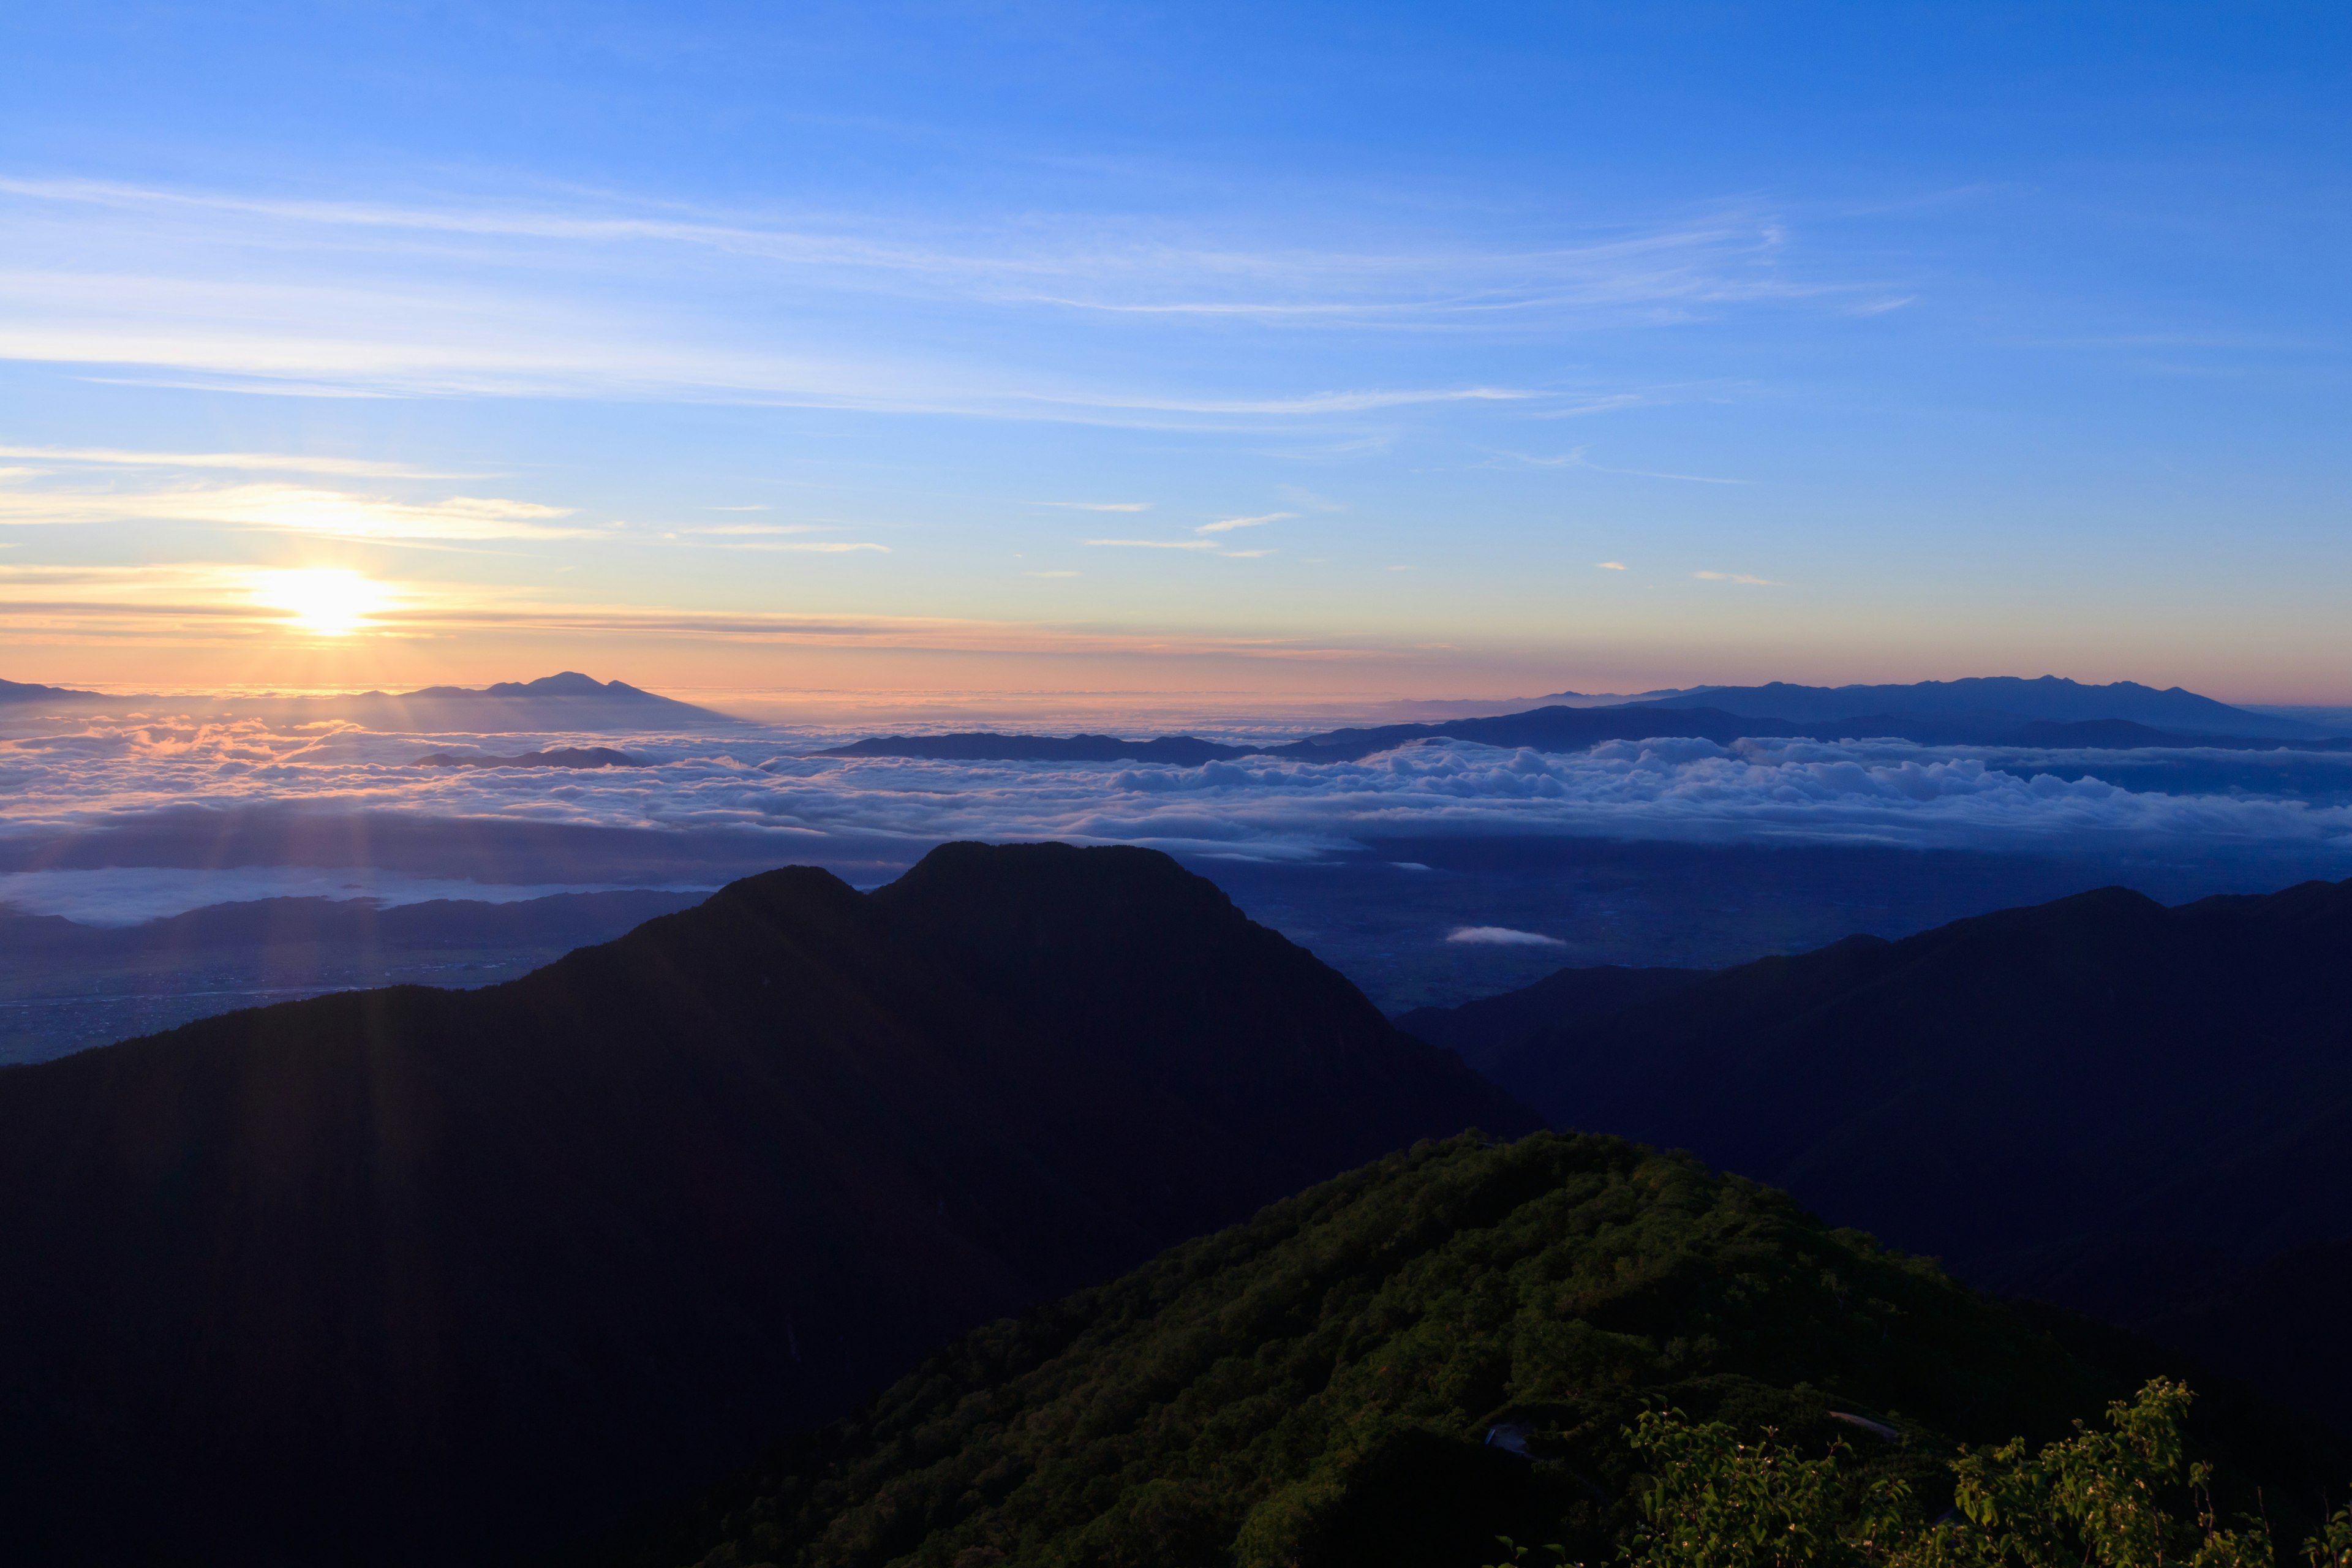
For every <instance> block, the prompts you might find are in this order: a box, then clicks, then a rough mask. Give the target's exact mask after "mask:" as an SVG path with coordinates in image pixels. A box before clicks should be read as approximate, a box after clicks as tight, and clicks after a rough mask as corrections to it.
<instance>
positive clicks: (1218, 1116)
mask: <svg viewBox="0 0 2352 1568" xmlns="http://www.w3.org/2000/svg"><path fill="white" fill-rule="evenodd" d="M1532 1121H1533V1118H1532V1116H1531V1115H1529V1114H1528V1112H1525V1111H1524V1110H1520V1109H1519V1108H1518V1107H1517V1106H1516V1105H1515V1104H1514V1103H1513V1102H1512V1101H1510V1100H1507V1099H1506V1098H1505V1097H1504V1096H1502V1095H1501V1094H1500V1093H1499V1092H1498V1091H1496V1090H1494V1089H1491V1088H1490V1087H1489V1086H1487V1085H1486V1083H1485V1082H1484V1081H1483V1080H1480V1079H1476V1078H1475V1075H1473V1074H1471V1073H1470V1072H1469V1070H1468V1069H1467V1068H1465V1067H1463V1066H1462V1065H1461V1064H1460V1063H1459V1061H1458V1060H1456V1059H1454V1058H1450V1057H1447V1056H1444V1055H1442V1054H1441V1053H1438V1052H1436V1051H1434V1050H1433V1049H1431V1048H1430V1047H1425V1046H1423V1045H1422V1044H1420V1043H1419V1042H1417V1041H1413V1040H1412V1039H1410V1038H1408V1037H1404V1036H1402V1035H1400V1034H1399V1033H1397V1032H1396V1031H1395V1030H1393V1029H1392V1028H1391V1027H1390V1026H1388V1024H1387V1023H1386V1022H1385V1021H1384V1020H1382V1019H1381V1017H1380V1016H1379V1015H1378V1013H1377V1012H1376V1011H1375V1010H1374V1009H1373V1008H1372V1007H1371V1005H1370V1003H1368V1002H1366V1001H1365V1000H1364V998H1363V997H1362V995H1361V994H1360V993H1358V992H1357V991H1356V990H1355V989H1354V987H1352V986H1351V985H1349V984H1348V983H1347V982H1346V981H1345V980H1343V979H1342V978H1340V977H1339V975H1338V974H1336V973H1332V972H1331V971H1330V970H1328V969H1327V968H1326V967H1324V966H1323V965H1322V964H1320V963H1317V962H1316V960H1315V959H1314V958H1312V957H1311V956H1310V955H1308V954H1307V953H1306V952H1302V951H1300V950H1299V949H1297V948H1295V947H1293V946H1291V945H1290V944H1289V943H1288V942H1285V941H1284V940H1283V939H1282V938H1280V937H1279V936H1276V935H1275V934H1274V933H1273V932H1271V931H1265V930H1264V929H1262V928H1260V927H1257V926H1255V925H1253V924H1251V923H1250V922H1249V921H1246V920H1245V919H1244V918H1243V917H1242V916H1241V915H1240V914H1239V913H1238V911H1236V910H1234V908H1233V907H1232V905H1231V904H1230V903H1229V902H1228V901H1227V900H1225V899H1224V897H1223V895H1222V894H1220V893H1219V892H1217V890H1216V889H1214V888H1213V887H1212V886H1210V885H1209V884H1208V883H1206V882H1203V881H1202V880H1201V879H1198V878H1195V877H1192V876H1191V875H1190V874H1188V873H1186V872H1184V871H1182V870H1181V868H1178V867H1177V866H1175V865H1174V863H1173V862H1171V861H1169V860H1168V859H1166V858H1164V857H1161V856H1159V855H1156V854H1152V853H1150V852H1148V851H1140V850H1130V849H1090V850H1075V849H1070V848H1068V847H1063V846H1056V845H1044V846H1028V847H1010V848H988V847H981V846H975V845H960V846H950V847H946V848H943V849H940V850H939V851H937V852H935V853H934V854H933V855H932V856H931V857H929V858H928V859H927V860H926V861H925V862H924V863H923V865H922V866H921V867H919V868H917V870H915V871H914V872H912V873H910V874H909V875H908V878H906V879H904V880H903V881H902V882H900V883H898V884H897V885H895V886H893V887H891V888H889V889H885V890H883V891H882V892H880V893H877V894H875V895H870V896H869V895H861V894H859V893H857V892H856V891H855V890H853V889H850V888H848V887H847V886H846V885H845V884H843V883H841V882H840V881H838V880H836V879H834V878H832V877H831V876H829V875H827V874H825V873H824V872H821V871H814V870H810V869H806V868H794V869H788V870H783V871H778V872H773V873H770V874H768V875H765V876H761V877H757V878H753V879H749V880H747V881H743V882H739V883H736V884H734V885H732V886H730V887H729V888H728V889H724V890H723V891H722V892H720V893H719V895H718V896H717V897H715V898H713V899H712V900H709V902H708V903H706V904H704V905H702V906H700V907H699V908H697V909H694V910H688V911H686V912H684V913H681V914H677V915H671V916H667V917H665V918H663V919H660V920H656V921H652V922H651V923H649V924H647V925H646V926H644V927H642V928H640V929H639V930H637V931H635V932H633V933H631V934H630V935H629V936H627V937H625V938H624V939H622V940H621V941H619V942H614V943H612V944H610V945H607V946H604V947H601V948H593V949H588V950H584V951H583V952H575V953H573V954H572V955H571V956H570V957H568V958H566V959H564V960H563V961H562V962H561V963H556V964H554V965H551V967H549V968H547V969H545V970H542V971H540V972H539V973H535V974H533V975H530V976H529V977H528V978H526V979H523V980H520V981H517V982H515V983H512V984H507V985H503V986H498V987H494V988H490V989H488V990H483V991H475V992H464V993H456V992H441V991H430V990H423V989H418V988H414V987H410V988H400V989H394V990H387V991H377V992H362V993H352V994H343V995H338V996H332V997H324V998H320V999H318V1000H316V1001H311V1002H305V1003H297V1004H292V1005H286V1006H280V1007H274V1008H268V1009H264V1010H261V1011H257V1012H251V1013H244V1014H236V1015H231V1016H226V1017H222V1018H216V1019H211V1020H207V1021H205V1022H203V1023H200V1024H196V1025H192V1026H188V1027H186V1028H183V1029H180V1030H177V1031H175V1032H173V1034H170V1035H164V1036H158V1037H152V1038H149V1039H144V1040H138V1041H132V1042H129V1043H127V1044H124V1045H120V1046H115V1047H107V1048H104V1049H100V1050H95V1051H89V1052H86V1053H83V1054H82V1055H80V1056H77V1057H73V1058H67V1059H65V1060H62V1061H58V1062H54V1063H49V1064H47V1065H45V1066H41V1067H37V1068H16V1069H11V1070H8V1071H5V1072H0V1520H5V1521H6V1524H5V1526H0V1528H5V1529H6V1530H8V1531H12V1532H14V1534H15V1536H16V1540H15V1542H13V1544H14V1545H15V1546H16V1548H17V1552H16V1555H17V1556H19V1557H22V1558H23V1559H24V1560H29V1561H42V1560H50V1561H90V1562H113V1563H121V1562H126V1561H160V1560H162V1559H163V1557H164V1556H165V1555H169V1556H170V1557H171V1558H172V1559H173V1560H174V1561H194V1562H203V1561H207V1560H209V1561H232V1560H233V1561H236V1562H240V1563H317V1562H323V1561H335V1562H353V1563H367V1562H418V1561H432V1562H485V1561H503V1560H509V1559H510V1558H511V1557H512V1556H513V1555H514V1554H515V1553H516V1552H519V1551H522V1550H525V1549H528V1548H530V1547H532V1546H535V1545H539V1544H543V1543H544V1542H547V1541H548V1540H549V1539H550V1536H549V1532H550V1531H570V1530H573V1529H577V1528H581V1527H583V1526H586V1525H588V1524H591V1523H593V1521H595V1520H596V1519H598V1518H599V1517H605V1516H609V1515H610V1514H611V1513H612V1511H613V1510H616V1509H618V1508H622V1507H625V1506H626V1505H628V1504H629V1503H630V1502H631V1501H632V1500H641V1499H643V1498H646V1497H648V1496H653V1495H658V1494H659V1493H660V1492H661V1491H663V1490H664V1489H668V1488H673V1487H676V1486H677V1485H679V1484H681V1483H682V1482H684V1481H685V1480H687V1479H689V1478H692V1477H696V1476H698V1475H707V1474H709V1473H712V1472H714V1471H715V1470H717V1469H719V1468H723V1467H724V1466H725V1465H726V1464H728V1463H730V1462H731V1461H732V1460H734V1459H736V1458H740V1456H741V1455H742V1454H743V1453H745V1452H747V1451H748V1449H749V1447H750V1446H751V1444H753V1443H754V1442H756V1441H759V1440H761V1439H764V1438H765V1437H767V1436H770V1435H772V1433H774V1432H775V1431H776V1430H778V1429H780V1428H783V1427H788V1426H793V1425H795V1424H800V1423H805V1422H808V1421H812V1420H816V1419H821V1418H824V1417H825V1416H827V1415H831V1414H834V1413H835V1412H837V1411H839V1410H840V1409H842V1408H845V1406H846V1405H847V1404H848V1403H849V1402H850V1401H851V1400H853V1399H854V1398H856V1396H858V1395H859V1394H863V1393H864V1392H866V1391H867V1390H869V1389H871V1388H874V1387H876V1386H878V1385H879V1384H882V1383H884V1382H885V1381H887V1379H888V1378H889V1377H891V1376H894V1375H896V1374H897V1373H899V1372H900V1371H901V1370H903V1368H904V1367H906V1366H907V1365H908V1364H909V1363H910V1362H911V1361H912V1359H913V1358H914V1357H915V1356H916V1355H917V1354H918V1353H919V1352H921V1351H922V1350H923V1349H924V1348H925V1347H926V1346H929V1345H931V1344H935V1343H937V1342H939V1341H940V1340H941V1339H943V1338H945V1337H946V1336H947V1335H948V1334H950V1333H952V1332H954V1331H958V1330H960V1329H962V1328H965V1327H968V1326H969V1325H971V1324H972V1323H974V1322H978V1321H984V1320H986V1319H987V1318H990V1317H992V1316H994V1315H996V1314H999V1313H1001V1312H1003V1311H1006V1310H1013V1309H1017V1308H1019V1307H1021V1306H1023V1305H1024V1304H1027V1303H1029V1302H1033V1301H1035V1300H1041V1299H1044V1298H1046V1297H1050V1296H1052V1295H1055V1294H1057V1293H1060V1292H1062V1291H1065V1290H1067V1289H1073V1288H1075V1287H1076V1286H1078V1285H1081V1284H1083V1283H1086V1282H1087V1281H1088V1280H1091V1279H1101V1278H1104V1277H1106V1276H1108V1275H1110V1274H1112V1273H1115V1272H1116V1271H1118V1269H1120V1268H1128V1267H1130V1266H1132V1265H1133V1264H1134V1263H1136V1262H1137V1261H1138V1260H1139V1259H1140V1258H1143V1257H1145V1256H1148V1255H1149V1254H1150V1252H1152V1251H1153V1250H1155V1249H1156V1248H1158V1247H1162V1246H1165V1245H1167V1244H1168V1243H1170V1242H1171V1241H1173V1240H1175V1239H1177V1238H1179V1237H1184V1236H1188V1235H1192V1234H1196V1233H1198V1232H1201V1231H1203V1230H1206V1229H1211V1228H1213V1227H1215V1226H1219V1225H1223V1224H1227V1223H1230V1222H1232V1221H1234V1220H1235V1219H1237V1218H1239V1217H1241V1216H1243V1215H1246V1214H1248V1213H1249V1212H1251V1211H1252V1210H1253V1209H1254V1208H1255V1207H1256V1206H1257V1205H1260V1204H1263V1203H1265V1202H1266V1201H1268V1200H1269V1199H1271V1198H1274V1197H1276V1196H1278V1195H1279V1194H1283V1193H1285V1192H1288V1191H1293V1190H1296V1189H1297V1187H1299V1186H1301V1185H1303V1184H1306V1183H1307V1182H1310V1181H1314V1180H1318V1179H1320V1178H1323V1177H1325V1176H1328V1175H1329V1174H1330V1173H1332V1172H1334V1171H1336V1170H1339V1169H1343V1168H1345V1167H1347V1166H1349V1165H1351V1164H1354V1163H1360V1161H1362V1160H1364V1159H1366V1158H1370V1157H1372V1156H1374V1155H1376V1154H1378V1153H1379V1152H1381V1151H1383V1150H1386V1149H1391V1148H1394V1147H1398V1146H1401V1145H1402V1144H1404V1143H1407V1142H1412V1140H1414V1139H1415V1138H1418V1137H1421V1136H1424V1135H1428V1134H1443V1133H1448V1132H1451V1131H1455V1130H1457V1129H1459V1128H1461V1127H1464V1126H1465V1125H1470V1124H1473V1123H1477V1124H1483V1125H1486V1126H1488V1127H1495V1128H1502V1129H1512V1130H1516V1129H1517V1128H1520V1127H1524V1126H1527V1125H1531V1124H1532Z"/></svg>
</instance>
